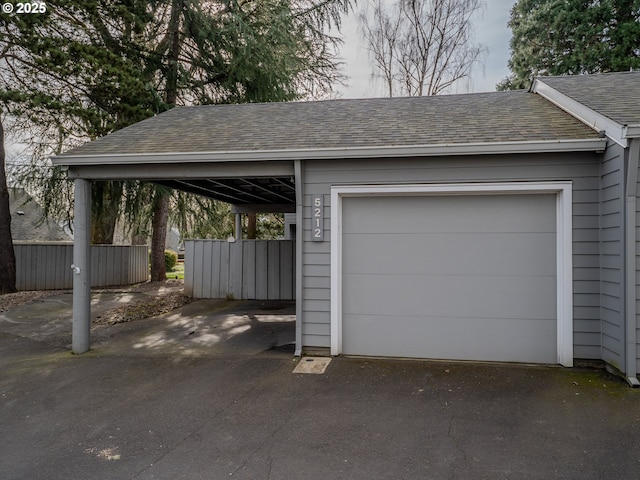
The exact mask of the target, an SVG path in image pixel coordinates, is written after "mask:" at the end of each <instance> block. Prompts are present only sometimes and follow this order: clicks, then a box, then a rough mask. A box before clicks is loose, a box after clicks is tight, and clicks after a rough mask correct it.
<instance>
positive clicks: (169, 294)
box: [0, 280, 193, 325]
mask: <svg viewBox="0 0 640 480" xmlns="http://www.w3.org/2000/svg"><path fill="white" fill-rule="evenodd" d="M183 287H184V282H183V281H182V280H166V281H164V282H147V283H140V284H137V285H125V286H118V287H111V288H101V289H92V290H91V291H92V292H93V293H100V292H122V293H139V294H141V295H134V296H133V297H132V299H131V300H130V301H128V302H127V304H126V305H123V306H120V307H117V308H114V309H111V310H108V311H106V312H103V313H102V314H101V315H100V316H99V317H98V318H97V319H96V321H95V322H94V323H96V324H100V325H115V324H117V323H125V322H131V321H134V320H142V319H144V318H150V317H155V316H157V315H162V314H163V313H167V312H170V311H171V310H174V309H176V308H178V307H181V306H183V305H186V304H188V303H191V301H192V300H193V299H192V298H191V297H188V296H187V295H185V294H184V288H183ZM70 292H71V291H70V290H39V291H27V292H16V293H7V294H4V295H0V313H2V312H6V311H7V310H10V309H12V308H15V307H19V306H20V305H25V304H28V303H31V302H34V301H36V300H40V299H42V298H46V297H52V296H56V295H60V294H62V293H70ZM149 293H151V294H149ZM147 294H149V295H147Z"/></svg>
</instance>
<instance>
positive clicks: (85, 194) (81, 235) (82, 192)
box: [71, 178, 91, 354]
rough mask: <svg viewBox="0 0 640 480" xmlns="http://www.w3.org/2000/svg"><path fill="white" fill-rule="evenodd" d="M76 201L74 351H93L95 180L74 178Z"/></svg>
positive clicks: (72, 347) (73, 268)
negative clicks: (92, 243) (92, 237)
mask: <svg viewBox="0 0 640 480" xmlns="http://www.w3.org/2000/svg"><path fill="white" fill-rule="evenodd" d="M74 182H75V183H74V187H75V194H74V200H73V212H74V217H73V265H72V266H71V268H72V270H73V312H72V315H73V327H72V338H71V350H72V351H73V353H76V354H80V353H84V352H86V351H88V350H89V333H90V330H91V181H90V180H85V179H82V178H77V179H75V181H74Z"/></svg>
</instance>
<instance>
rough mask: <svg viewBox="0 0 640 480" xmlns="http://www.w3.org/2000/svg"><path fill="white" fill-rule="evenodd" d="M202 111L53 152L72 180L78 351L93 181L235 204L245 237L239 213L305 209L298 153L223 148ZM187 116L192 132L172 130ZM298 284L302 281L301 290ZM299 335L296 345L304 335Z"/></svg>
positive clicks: (87, 316) (181, 111) (182, 111)
mask: <svg viewBox="0 0 640 480" xmlns="http://www.w3.org/2000/svg"><path fill="white" fill-rule="evenodd" d="M209 108H212V107H209ZM202 111H203V107H191V108H176V109H174V110H171V111H170V112H166V113H165V114H163V115H160V116H157V117H154V118H151V119H148V120H147V121H143V122H140V123H138V124H135V125H132V126H131V127H128V128H125V129H123V130H121V131H118V132H116V133H114V134H112V135H108V136H107V137H104V138H102V139H99V140H97V141H94V142H91V143H88V144H86V145H83V146H81V147H78V148H76V149H73V150H71V151H69V152H67V153H65V154H62V155H59V156H56V157H54V158H53V163H54V164H56V165H62V166H63V167H65V168H66V169H67V173H68V177H69V178H70V179H73V180H74V191H75V195H74V212H75V225H74V228H75V239H74V253H73V265H72V268H73V270H74V277H73V341H72V350H73V352H74V353H77V354H79V353H84V352H86V351H88V350H89V348H90V333H89V332H90V327H91V297H90V293H91V289H90V282H89V279H90V278H91V272H90V261H89V259H90V232H91V186H92V183H93V182H99V181H107V180H118V181H125V180H143V181H150V182H153V183H157V184H159V185H163V186H166V187H169V188H172V189H177V190H183V191H186V192H189V193H194V194H198V195H202V196H206V197H209V198H213V199H216V200H220V201H223V202H226V203H230V204H231V205H232V211H233V212H234V213H235V214H236V238H241V214H244V213H298V215H301V208H297V207H298V206H301V204H302V192H301V190H300V185H302V182H300V181H297V179H298V178H299V176H300V159H297V158H291V159H286V158H285V159H282V155H279V154H278V153H277V152H274V155H273V156H272V157H271V158H267V159H265V158H261V156H259V155H257V154H255V153H254V152H251V151H248V150H247V151H238V150H236V151H221V150H220V140H221V139H220V138H215V137H212V136H211V126H210V125H209V123H208V121H207V118H206V116H203V115H198V113H199V112H200V113H202ZM185 116H188V119H189V131H188V132H187V131H185V130H180V131H179V132H177V131H176V129H175V128H171V127H172V126H175V125H176V124H180V123H183V122H184V121H185V120H186V118H185ZM198 120H200V121H198ZM172 135H173V136H172ZM234 140H237V139H234ZM265 160H267V161H265ZM300 222H301V220H300V221H299V223H300ZM300 247H301V245H300ZM300 247H298V250H299V251H300V252H301V250H300ZM298 255H299V253H298V252H296V257H298ZM300 284H301V282H300V281H298V280H297V281H296V285H297V287H296V289H298V288H299V285H300ZM297 293H299V292H297ZM299 297H300V295H298V298H299ZM297 331H298V332H299V331H300V329H299V328H298V329H297ZM297 336H298V338H297V348H298V349H299V348H300V339H299V333H298V334H297Z"/></svg>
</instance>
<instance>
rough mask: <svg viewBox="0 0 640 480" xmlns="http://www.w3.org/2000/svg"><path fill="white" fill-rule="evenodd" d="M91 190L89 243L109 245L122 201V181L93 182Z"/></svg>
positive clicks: (111, 241) (111, 242)
mask: <svg viewBox="0 0 640 480" xmlns="http://www.w3.org/2000/svg"><path fill="white" fill-rule="evenodd" d="M93 186H94V187H93V188H92V192H91V206H92V208H91V243H92V244H95V245H111V244H113V237H114V234H115V231H116V223H117V221H118V217H119V215H120V203H121V202H122V194H123V184H122V182H114V181H109V182H94V183H93Z"/></svg>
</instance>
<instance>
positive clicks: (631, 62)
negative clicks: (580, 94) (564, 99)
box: [498, 0, 640, 90]
mask: <svg viewBox="0 0 640 480" xmlns="http://www.w3.org/2000/svg"><path fill="white" fill-rule="evenodd" d="M509 26H510V27H511V30H512V32H513V36H512V39H511V58H510V60H509V68H510V69H511V72H512V74H511V75H510V76H509V77H507V78H506V79H504V80H503V81H502V82H501V83H500V84H499V85H498V89H499V90H507V89H519V88H528V87H529V86H530V84H531V81H532V80H533V78H535V77H536V76H544V75H565V74H567V75H576V74H584V73H604V72H618V71H628V70H631V69H638V68H640V0H519V1H518V2H517V3H516V4H515V5H514V7H513V9H512V10H511V18H510V20H509Z"/></svg>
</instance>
